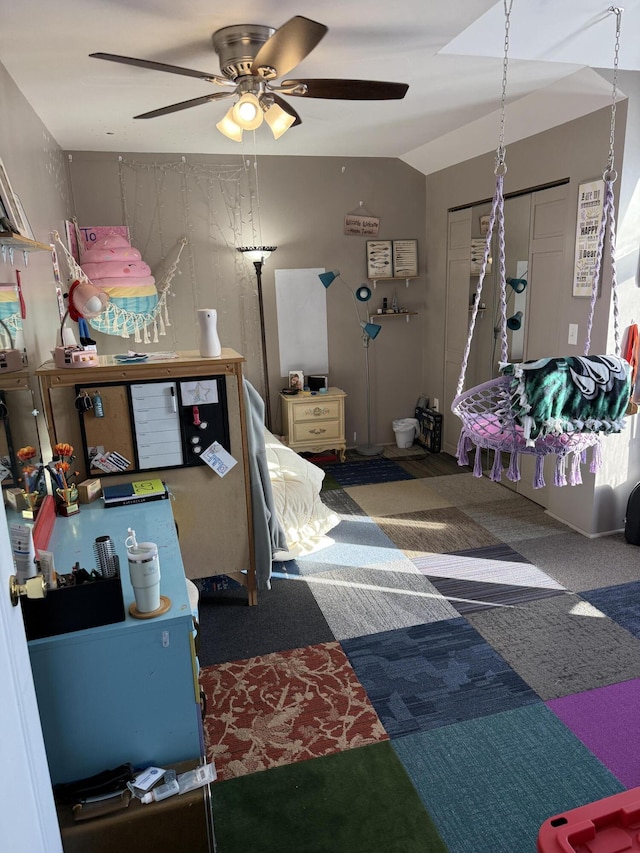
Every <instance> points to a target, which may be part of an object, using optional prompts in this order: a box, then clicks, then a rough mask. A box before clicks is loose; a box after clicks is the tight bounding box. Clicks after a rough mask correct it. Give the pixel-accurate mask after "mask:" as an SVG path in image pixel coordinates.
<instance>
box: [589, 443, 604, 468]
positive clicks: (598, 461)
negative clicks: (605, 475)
mask: <svg viewBox="0 0 640 853" xmlns="http://www.w3.org/2000/svg"><path fill="white" fill-rule="evenodd" d="M601 467H602V445H601V444H600V442H599V441H597V442H596V443H595V444H594V445H593V447H592V448H591V464H590V465H589V471H591V473H592V474H595V473H596V471H599V470H600V468H601Z"/></svg>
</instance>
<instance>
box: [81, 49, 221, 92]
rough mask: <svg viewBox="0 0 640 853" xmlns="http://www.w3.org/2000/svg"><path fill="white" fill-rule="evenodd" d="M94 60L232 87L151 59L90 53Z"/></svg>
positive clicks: (199, 72) (213, 77) (216, 78)
mask: <svg viewBox="0 0 640 853" xmlns="http://www.w3.org/2000/svg"><path fill="white" fill-rule="evenodd" d="M89 56H90V57H93V58H94V59H107V60H109V62H121V63H122V64H123V65H137V66H138V67H139V68H150V69H151V70H152V71H167V72H168V73H169V74H182V75H183V76H184V77H198V78H199V79H200V80H206V81H207V82H208V83H218V84H219V85H221V86H229V85H233V80H228V79H227V78H226V77H218V76H217V75H216V74H208V73H207V72H206V71H195V70H194V69H193V68H181V67H180V66H179V65H167V64H166V63H165V62H153V61H152V60H151V59H134V58H133V57H131V56H118V55H117V54H115V53H90V54H89Z"/></svg>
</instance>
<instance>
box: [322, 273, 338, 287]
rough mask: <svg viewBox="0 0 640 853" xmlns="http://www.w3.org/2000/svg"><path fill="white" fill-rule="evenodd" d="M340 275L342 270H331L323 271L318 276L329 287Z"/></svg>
mask: <svg viewBox="0 0 640 853" xmlns="http://www.w3.org/2000/svg"><path fill="white" fill-rule="evenodd" d="M339 275H340V270H330V271H329V272H321V273H320V274H319V276H318V278H319V279H320V281H321V282H322V283H323V284H324V286H325V287H329V285H330V284H333V282H334V281H335V280H336V279H337V278H338V276H339Z"/></svg>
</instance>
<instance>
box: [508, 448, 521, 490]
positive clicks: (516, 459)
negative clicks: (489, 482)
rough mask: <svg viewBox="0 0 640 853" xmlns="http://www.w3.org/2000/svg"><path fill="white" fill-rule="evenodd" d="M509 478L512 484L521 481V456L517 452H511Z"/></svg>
mask: <svg viewBox="0 0 640 853" xmlns="http://www.w3.org/2000/svg"><path fill="white" fill-rule="evenodd" d="M507 478H508V479H509V480H511V482H512V483H517V482H518V480H519V479H520V454H519V453H518V451H517V450H512V451H511V458H510V459H509V468H508V470H507Z"/></svg>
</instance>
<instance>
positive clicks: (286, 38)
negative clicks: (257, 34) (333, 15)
mask: <svg viewBox="0 0 640 853" xmlns="http://www.w3.org/2000/svg"><path fill="white" fill-rule="evenodd" d="M328 31H329V28H328V27H325V25H324V24H319V23H318V22H317V21H312V20H311V19H310V18H303V17H302V15H296V16H295V18H290V19H289V20H288V21H287V22H286V23H285V24H283V25H282V26H281V27H279V28H278V29H277V30H276V31H275V33H274V34H273V35H272V36H271V38H269V39H267V41H266V42H265V43H264V44H263V45H262V47H261V48H260V50H259V51H258V52H257V54H256V55H255V57H254V60H253V65H252V66H251V73H252V74H255V75H257V76H266V77H269V78H271V79H273V77H281V76H282V75H283V74H288V73H289V72H290V71H291V69H292V68H295V67H296V65H299V63H300V62H302V60H303V59H304V58H305V56H308V55H309V54H310V53H311V51H312V50H313V49H314V47H315V46H316V45H317V44H318V42H319V41H320V40H321V39H322V38H323V37H324V36H325V34H326V33H327V32H328ZM261 67H262V68H272V69H275V72H276V73H275V74H273V73H270V74H269V73H268V74H261V73H260V68H261Z"/></svg>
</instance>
